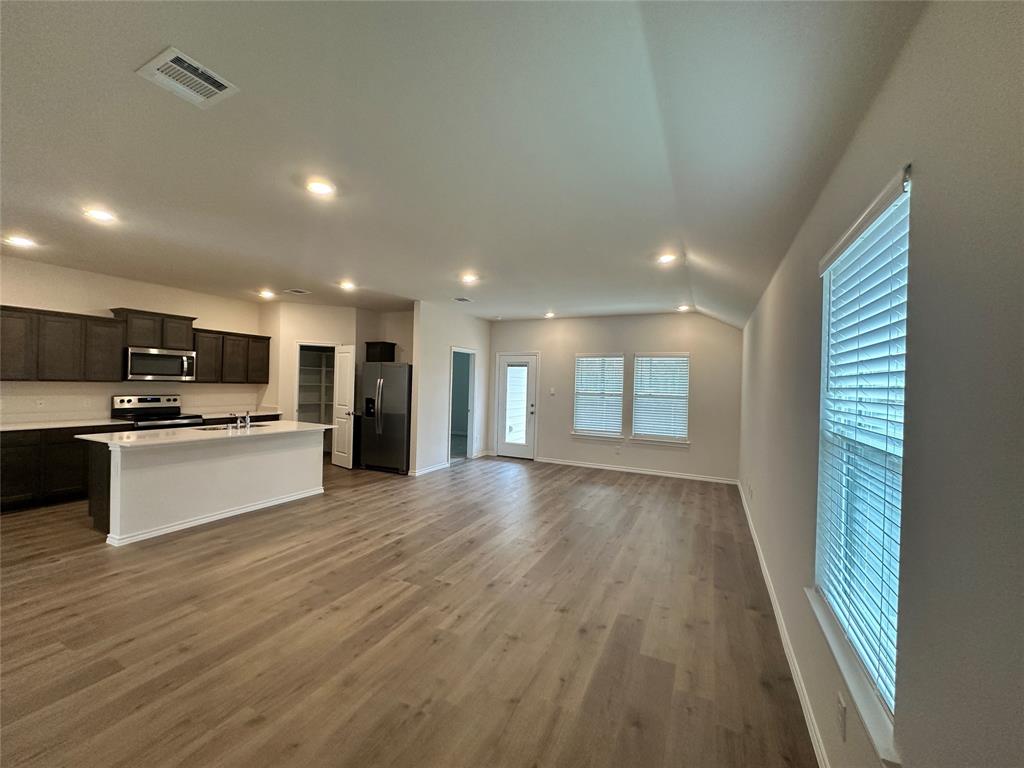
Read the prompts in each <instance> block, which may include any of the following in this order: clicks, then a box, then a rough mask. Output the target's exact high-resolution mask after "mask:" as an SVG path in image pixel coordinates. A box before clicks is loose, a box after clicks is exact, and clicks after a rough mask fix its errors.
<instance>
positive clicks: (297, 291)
mask: <svg viewBox="0 0 1024 768" xmlns="http://www.w3.org/2000/svg"><path fill="white" fill-rule="evenodd" d="M284 292H285V293H290V294H291V295H292V296H309V294H311V293H312V291H307V290H306V289H305V288H285V289H284Z"/></svg>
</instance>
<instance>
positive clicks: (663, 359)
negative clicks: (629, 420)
mask: <svg viewBox="0 0 1024 768" xmlns="http://www.w3.org/2000/svg"><path fill="white" fill-rule="evenodd" d="M689 405H690V358H689V356H687V355H660V356H652V357H641V356H640V355H637V356H636V357H635V358H634V364H633V435H634V436H635V437H653V438H660V439H663V440H680V441H682V440H686V439H687V438H688V437H689V420H690V414H689V411H690V407H689Z"/></svg>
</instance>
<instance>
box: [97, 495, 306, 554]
mask: <svg viewBox="0 0 1024 768" xmlns="http://www.w3.org/2000/svg"><path fill="white" fill-rule="evenodd" d="M323 492H324V488H323V486H319V487H317V488H310V489H309V490H305V491H297V492H296V493H289V494H287V495H285V496H277V497H275V498H272V499H264V500H263V501H255V502H253V503H251V504H243V505H242V506H240V507H231V508H230V509H222V510H221V511H219V512H211V513H209V514H207V515H200V516H199V517H193V518H192V519H190V520H182V521H181V522H177V523H169V524H167V525H161V526H158V527H156V528H150V529H149V530H148V531H139V532H138V533H129V534H126V535H124V536H115V535H114V534H112V533H111V534H107V544H111V545H113V546H115V547H123V546H124V545H125V544H131V543H133V542H136V541H142V540H143V539H152V538H153V537H154V536H163V535H164V534H165V533H173V532H174V531H181V530H184V529H185V528H193V527H195V526H197V525H205V524H206V523H212V522H213V521H214V520H221V519H223V518H225V517H234V516H235V515H241V514H244V513H245V512H253V511H255V510H257V509H263V508H265V507H273V506H276V505H278V504H284V503H285V502H286V501H295V500H296V499H304V498H306V497H307V496H317V495H318V494H321V493H323Z"/></svg>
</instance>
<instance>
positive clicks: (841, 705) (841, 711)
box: [836, 691, 846, 741]
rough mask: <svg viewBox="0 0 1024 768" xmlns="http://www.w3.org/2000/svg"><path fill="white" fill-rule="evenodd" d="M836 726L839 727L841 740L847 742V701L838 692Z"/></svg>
mask: <svg viewBox="0 0 1024 768" xmlns="http://www.w3.org/2000/svg"><path fill="white" fill-rule="evenodd" d="M836 725H838V726H839V738H840V739H842V740H843V741H846V700H845V699H843V694H842V693H839V692H838V691H837V692H836Z"/></svg>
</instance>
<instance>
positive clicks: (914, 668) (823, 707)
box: [740, 3, 1024, 768]
mask: <svg viewBox="0 0 1024 768" xmlns="http://www.w3.org/2000/svg"><path fill="white" fill-rule="evenodd" d="M1022 25H1024V5H1021V4H1016V5H1014V4H1005V5H998V4H987V3H979V4H971V3H968V4H957V3H950V4H944V3H939V4H935V5H933V6H931V7H930V8H929V9H928V10H927V11H926V12H925V14H924V15H923V17H922V19H921V21H920V22H919V24H918V26H917V28H916V29H915V31H914V32H913V34H912V36H911V38H910V40H909V42H908V44H907V46H906V48H905V50H904V51H903V53H902V55H901V57H900V58H899V59H898V61H897V62H896V64H895V65H894V68H893V71H892V73H891V75H890V77H889V79H888V81H887V82H886V84H885V86H884V87H883V88H882V90H881V91H880V92H879V94H878V96H877V98H876V100H875V102H874V104H873V105H872V107H871V109H870V110H869V112H868V113H867V115H866V117H865V119H864V121H863V123H862V124H861V126H860V127H859V129H858V131H857V133H856V134H855V136H854V139H853V140H852V142H851V144H850V146H849V148H848V149H847V151H846V153H845V155H844V156H843V158H842V160H841V161H840V163H839V165H838V166H837V167H836V169H835V171H834V173H833V174H832V177H831V178H830V180H829V181H828V183H827V185H826V186H825V188H824V190H823V191H822V193H821V196H820V198H819V199H818V201H817V203H816V204H815V206H814V208H813V210H812V211H811V213H810V215H809V216H808V218H807V220H806V221H805V222H804V224H803V227H802V228H801V230H800V232H799V234H798V235H797V237H796V239H795V241H794V242H793V245H792V247H791V248H790V250H789V252H788V253H787V255H786V257H785V260H784V261H783V262H782V265H781V266H780V267H779V270H778V272H777V273H776V275H775V277H774V279H773V280H772V282H771V284H770V285H769V287H768V289H767V291H766V292H765V294H764V296H763V297H762V299H761V302H760V304H759V305H758V307H757V309H756V311H755V312H754V314H753V316H752V317H751V319H750V321H749V322H748V324H747V326H746V328H745V331H744V361H743V424H742V450H741V460H740V477H741V482H742V484H743V487H744V490H745V492H746V494H747V497H748V501H749V506H750V514H751V518H752V521H753V523H754V531H755V533H756V535H757V537H758V540H759V542H760V546H761V548H762V551H763V553H764V557H765V561H766V563H767V567H768V572H769V575H770V576H771V580H772V583H773V585H774V588H775V592H776V596H777V598H778V602H779V607H780V610H781V615H780V617H779V618H780V619H781V621H782V623H784V625H785V628H786V631H787V633H788V635H789V638H790V641H791V643H792V648H793V651H794V653H795V657H796V660H797V662H798V667H799V673H800V676H801V677H802V679H803V683H804V685H805V686H806V689H807V692H808V700H809V703H810V706H811V708H812V712H813V717H814V722H815V723H816V726H817V729H818V730H819V731H820V734H821V737H822V741H823V744H824V747H825V751H826V754H827V757H828V761H829V763H830V764H831V766H833V768H838V767H839V766H870V765H877V764H878V763H877V760H876V759H875V758H874V754H873V751H872V748H871V746H870V745H869V743H868V741H867V739H866V737H865V733H864V730H863V728H862V726H861V725H860V723H859V721H858V719H857V717H856V715H855V714H854V713H853V711H852V709H851V713H850V718H849V737H848V739H847V741H846V742H845V743H844V742H843V741H842V740H841V739H840V736H839V733H838V730H837V726H836V717H835V711H836V705H835V701H836V692H837V691H840V690H843V688H844V686H843V682H842V680H841V678H840V675H839V673H838V670H837V668H836V665H835V663H834V661H833V659H832V656H831V654H830V652H829V649H828V647H827V645H826V644H825V640H824V637H823V635H822V632H821V630H820V628H819V627H818V624H817V623H816V621H815V619H814V617H813V615H812V614H811V611H810V607H809V605H808V601H807V598H806V596H805V595H804V592H803V589H804V587H807V586H809V585H811V584H812V582H813V577H814V548H815V507H816V477H817V461H818V394H819V392H818V390H819V366H820V336H821V329H820V317H821V281H820V280H819V278H818V260H819V258H820V257H821V256H822V255H824V254H825V252H826V251H827V250H828V249H829V247H830V246H831V245H832V244H833V243H834V242H835V241H836V240H837V239H838V238H839V237H840V236H841V235H842V234H843V232H844V231H845V230H846V228H847V227H849V226H850V225H851V224H852V223H853V221H854V220H855V219H856V218H857V216H858V215H859V214H860V213H861V211H862V210H863V209H864V208H866V206H867V205H868V203H870V202H871V200H872V198H873V197H874V196H875V195H876V194H877V193H878V192H879V191H880V190H881V189H882V187H883V186H884V185H885V183H886V182H887V181H888V180H889V179H890V178H892V177H893V176H894V175H895V174H896V172H897V171H898V170H899V168H900V167H901V166H902V165H903V164H905V163H907V162H912V163H913V174H914V180H913V194H912V198H911V214H910V287H909V300H908V311H909V318H908V339H907V345H908V351H907V392H906V395H907V417H906V418H907V422H906V430H905V459H904V485H903V491H904V495H903V526H902V540H901V541H902V547H901V552H902V555H901V559H902V562H901V565H900V577H901V594H900V607H899V656H898V662H897V679H896V714H895V731H896V739H897V742H898V744H899V746H900V749H901V751H902V757H903V760H904V763H903V764H904V766H906V768H944V767H945V766H949V767H950V768H953V767H955V768H963V767H964V766H985V767H986V768H995V767H996V766H1004V767H1006V766H1016V765H1021V757H1022V755H1024V729H1022V728H1021V712H1022V707H1024V641H1022V637H1024V612H1022V605H1024V600H1022V596H1021V586H1022V584H1024V571H1022V563H1024V559H1022V557H1021V551H1022V545H1024V532H1022V520H1024V514H1022V508H1021V498H1022V497H1024V488H1022V483H1021V476H1022V475H1021V467H1022V466H1024V451H1022V446H1021V439H1022V437H1021V436H1022V434H1024V425H1022V401H1021V392H1022V391H1024V382H1022V380H1021V379H1022V370H1024V361H1022V351H1021V350H1022V343H1021V342H1022V339H1021V334H1022V322H1021V302H1022V299H1024V292H1022V286H1024V275H1022V269H1024V232H1022V227H1024V204H1022V194H1024V169H1022V164H1024V159H1022V137H1024V125H1022V119H1021V116H1022V109H1024V103H1022V98H1024V97H1022V82H1024V80H1022V75H1024V70H1022V55H1021V50H1022V48H1021V45H1022V40H1024V28H1022ZM847 698H848V700H849V697H847Z"/></svg>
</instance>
